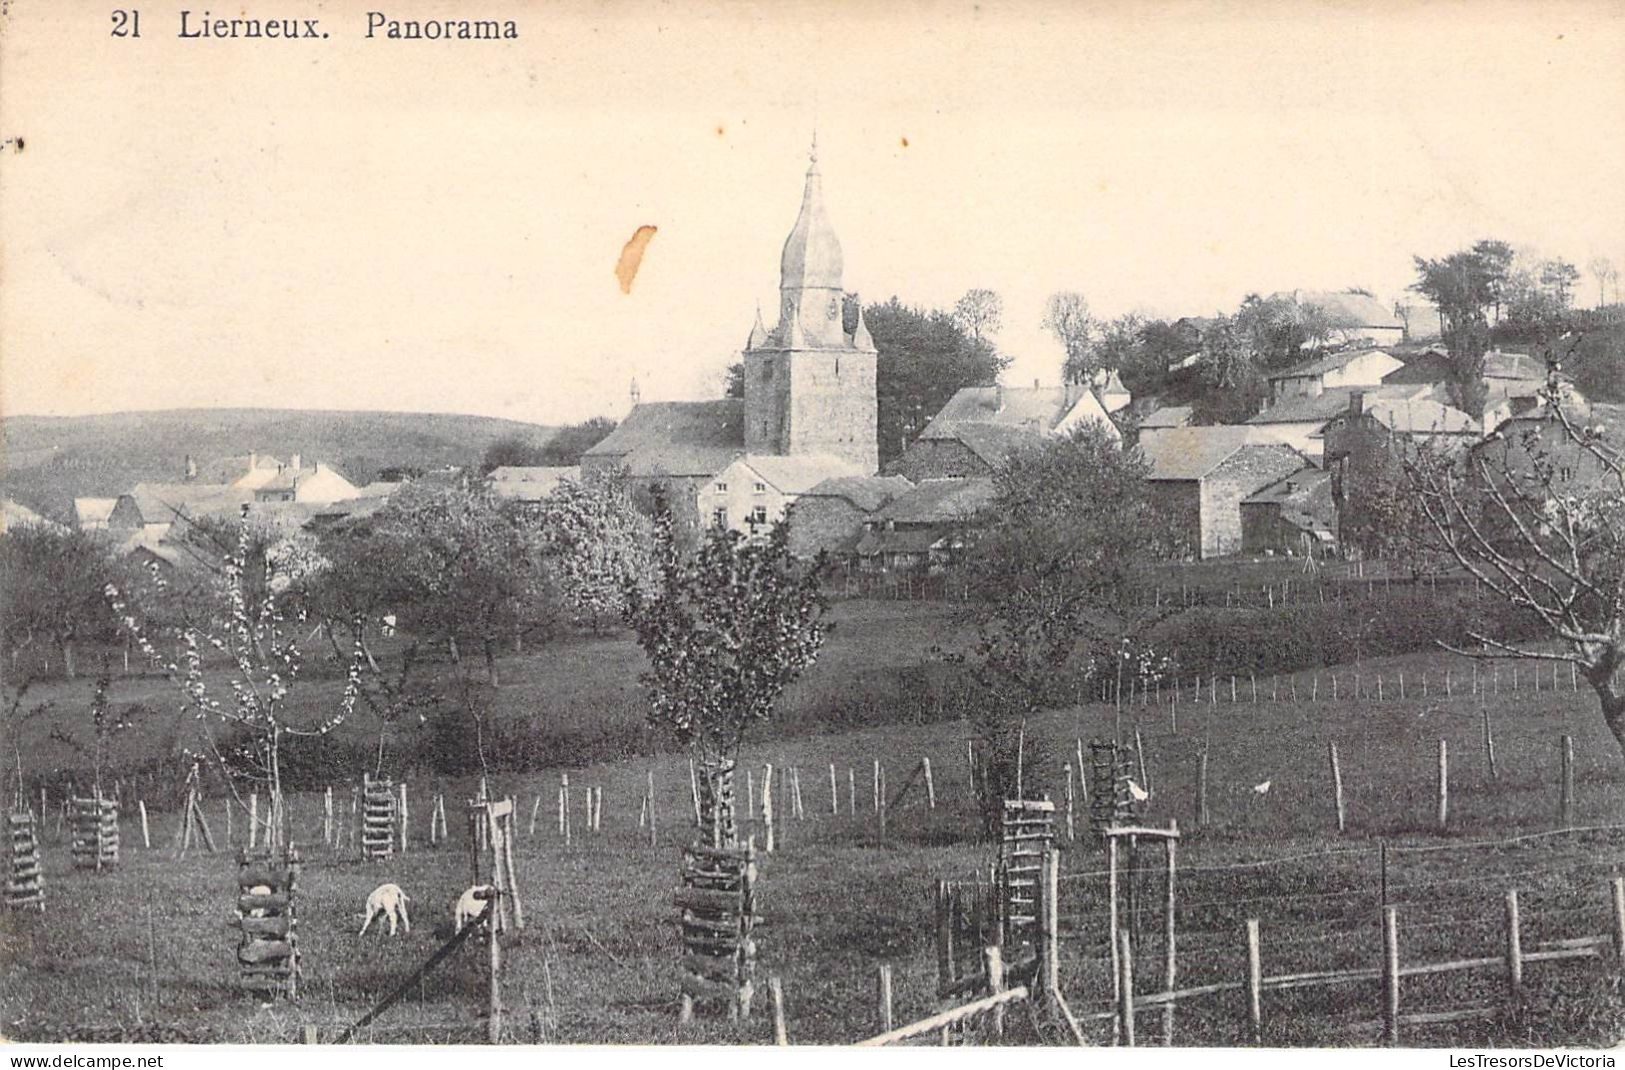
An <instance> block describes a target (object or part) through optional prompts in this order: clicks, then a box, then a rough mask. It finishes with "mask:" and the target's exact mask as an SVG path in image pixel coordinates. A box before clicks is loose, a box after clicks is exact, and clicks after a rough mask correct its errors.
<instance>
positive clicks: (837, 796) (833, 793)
mask: <svg viewBox="0 0 1625 1070" xmlns="http://www.w3.org/2000/svg"><path fill="white" fill-rule="evenodd" d="M829 812H830V813H831V814H832V815H834V814H839V813H840V812H841V793H840V791H839V790H838V789H837V788H836V787H835V763H834V762H830V763H829Z"/></svg>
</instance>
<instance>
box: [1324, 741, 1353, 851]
mask: <svg viewBox="0 0 1625 1070" xmlns="http://www.w3.org/2000/svg"><path fill="white" fill-rule="evenodd" d="M1326 757H1327V759H1328V760H1329V761H1330V762H1331V766H1332V797H1333V799H1334V800H1335V801H1336V803H1337V831H1338V832H1344V831H1346V830H1347V828H1348V812H1347V811H1346V810H1345V809H1344V808H1343V766H1342V763H1340V762H1339V761H1338V760H1337V744H1336V743H1335V742H1333V741H1331V740H1327V741H1326Z"/></svg>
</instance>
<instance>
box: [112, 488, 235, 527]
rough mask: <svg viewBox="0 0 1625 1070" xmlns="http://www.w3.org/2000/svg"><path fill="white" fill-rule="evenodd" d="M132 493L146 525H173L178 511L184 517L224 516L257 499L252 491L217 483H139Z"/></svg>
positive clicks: (132, 489)
mask: <svg viewBox="0 0 1625 1070" xmlns="http://www.w3.org/2000/svg"><path fill="white" fill-rule="evenodd" d="M129 493H130V497H131V498H133V499H134V500H135V506H136V510H137V511H138V512H140V514H141V520H142V522H143V523H146V524H166V523H172V522H173V521H174V520H175V518H176V513H177V512H179V513H180V514H182V515H184V516H199V515H203V514H209V513H225V512H228V511H230V510H231V509H233V508H234V507H236V506H239V505H242V504H243V503H244V502H252V501H253V500H254V492H253V491H252V490H250V489H247V488H244V487H236V486H230V485H222V484H218V483H137V484H136V485H135V486H133V487H131V488H130V492H129Z"/></svg>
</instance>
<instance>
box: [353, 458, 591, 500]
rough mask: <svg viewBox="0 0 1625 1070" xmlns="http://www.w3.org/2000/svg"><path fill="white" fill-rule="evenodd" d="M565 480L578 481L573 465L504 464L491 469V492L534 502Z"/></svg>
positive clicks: (577, 470) (578, 476) (577, 471)
mask: <svg viewBox="0 0 1625 1070" xmlns="http://www.w3.org/2000/svg"><path fill="white" fill-rule="evenodd" d="M566 479H568V480H571V481H579V480H580V479H581V469H580V468H579V467H577V466H574V465H564V466H553V467H537V466H525V465H513V464H505V465H501V466H499V467H497V468H493V469H491V490H492V491H494V492H495V493H496V494H498V495H499V496H501V497H503V498H524V499H527V500H534V499H540V498H543V497H545V496H546V495H548V494H551V493H552V491H553V488H554V487H556V486H558V485H559V484H560V483H561V482H562V481H564V480H566ZM363 493H365V491H363Z"/></svg>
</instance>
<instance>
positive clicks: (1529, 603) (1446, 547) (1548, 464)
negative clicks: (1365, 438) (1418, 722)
mask: <svg viewBox="0 0 1625 1070" xmlns="http://www.w3.org/2000/svg"><path fill="white" fill-rule="evenodd" d="M1576 344H1577V342H1576V340H1573V339H1570V340H1568V341H1567V342H1566V343H1564V344H1563V347H1562V349H1563V355H1566V353H1567V352H1568V351H1569V350H1572V349H1573V348H1574V347H1575V345H1576ZM1544 355H1545V356H1546V358H1547V362H1548V367H1550V368H1551V369H1552V372H1551V375H1550V376H1549V378H1548V382H1547V388H1546V391H1545V399H1546V403H1547V406H1548V409H1549V412H1550V418H1549V419H1547V420H1542V421H1525V422H1522V423H1523V426H1522V428H1521V429H1517V430H1512V431H1508V432H1506V433H1498V434H1497V435H1496V436H1494V437H1492V439H1491V440H1489V441H1487V442H1486V443H1484V444H1482V445H1480V446H1478V447H1476V448H1474V449H1473V450H1471V451H1470V452H1468V453H1467V454H1466V456H1465V457H1463V458H1461V459H1460V460H1458V461H1456V462H1454V463H1448V462H1447V463H1437V464H1425V463H1417V462H1413V463H1411V464H1410V465H1409V466H1408V468H1407V474H1408V476H1409V478H1410V481H1411V485H1412V488H1413V492H1414V493H1415V495H1416V497H1417V501H1418V503H1419V504H1420V506H1421V509H1422V512H1423V515H1424V516H1425V517H1426V519H1427V524H1428V533H1429V535H1430V536H1431V537H1432V538H1433V539H1434V540H1435V541H1436V543H1437V546H1438V547H1439V548H1440V549H1441V550H1442V551H1444V552H1446V553H1448V554H1449V555H1450V556H1451V557H1452V558H1453V559H1454V560H1455V561H1456V562H1457V563H1458V564H1459V565H1460V566H1461V567H1462V568H1463V569H1465V570H1466V571H1467V572H1468V573H1469V574H1471V575H1472V576H1473V577H1474V578H1475V579H1477V580H1478V582H1479V583H1481V584H1483V586H1484V588H1485V589H1487V590H1488V591H1490V592H1492V593H1493V594H1494V595H1496V596H1497V597H1499V598H1502V599H1504V600H1505V601H1507V602H1508V603H1510V604H1511V605H1512V606H1514V607H1516V608H1518V609H1520V610H1523V611H1524V612H1525V613H1527V614H1528V615H1529V616H1530V617H1531V618H1532V619H1533V620H1535V621H1537V622H1538V624H1539V626H1540V629H1541V633H1542V637H1543V639H1544V640H1545V643H1528V642H1518V641H1514V640H1512V639H1509V638H1507V637H1504V636H1497V635H1490V634H1488V633H1485V632H1479V631H1469V633H1468V634H1469V635H1470V636H1471V638H1472V639H1473V640H1474V641H1476V642H1478V643H1481V644H1483V649H1482V651H1470V650H1462V651H1458V653H1463V654H1469V655H1472V656H1510V657H1517V658H1530V659H1535V660H1547V661H1558V662H1568V663H1570V664H1572V665H1574V666H1575V668H1576V670H1577V671H1578V672H1579V673H1580V674H1581V675H1583V676H1584V677H1585V679H1586V681H1587V682H1588V683H1589V684H1590V685H1591V688H1592V690H1593V692H1595V694H1596V696H1597V700H1598V703H1599V704H1600V706H1601V711H1602V717H1603V721H1604V722H1605V723H1606V724H1607V725H1608V728H1609V730H1610V731H1611V732H1613V734H1614V738H1615V739H1616V740H1617V741H1618V742H1619V743H1620V746H1621V747H1622V748H1625V450H1622V449H1621V439H1620V433H1621V429H1619V428H1614V427H1608V426H1606V425H1603V424H1588V423H1586V422H1585V421H1584V420H1581V419H1579V418H1577V417H1575V416H1572V415H1571V414H1570V412H1569V408H1568V405H1567V403H1566V401H1565V399H1564V398H1563V396H1562V383H1561V381H1560V380H1559V378H1558V375H1557V370H1558V368H1559V367H1560V365H1561V361H1560V360H1558V359H1554V358H1555V357H1557V356H1558V355H1559V354H1558V352H1557V347H1556V346H1554V345H1550V344H1549V345H1548V346H1547V347H1545V354H1544ZM1512 426H1513V427H1514V428H1516V427H1517V426H1518V425H1516V424H1514V425H1512Z"/></svg>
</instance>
